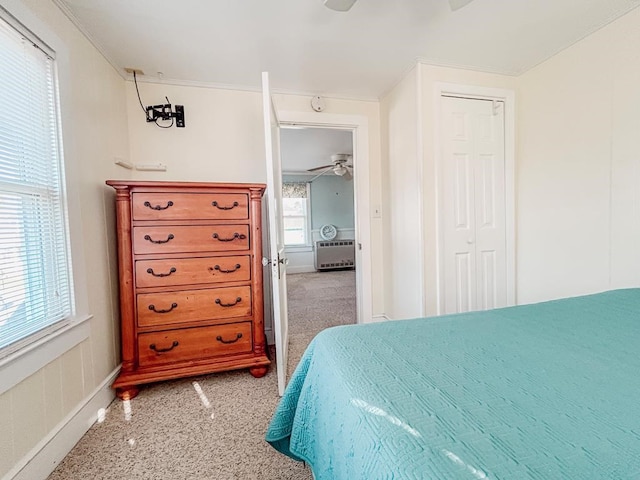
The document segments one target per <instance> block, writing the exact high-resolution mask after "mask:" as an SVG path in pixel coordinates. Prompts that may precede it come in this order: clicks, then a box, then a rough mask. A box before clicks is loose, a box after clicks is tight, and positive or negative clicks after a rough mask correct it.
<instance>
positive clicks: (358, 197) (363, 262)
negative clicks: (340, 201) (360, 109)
mask: <svg viewBox="0 0 640 480" xmlns="http://www.w3.org/2000/svg"><path fill="white" fill-rule="evenodd" d="M278 119H279V121H280V125H283V126H292V127H295V126H305V127H311V128H313V127H315V128H335V129H340V130H351V132H352V133H353V165H354V168H353V189H354V195H353V197H354V212H355V219H354V223H355V240H356V243H357V244H358V245H361V246H362V248H361V249H360V248H358V246H356V292H357V293H356V297H357V298H356V300H357V301H356V305H357V323H370V322H372V321H373V297H372V282H371V221H370V217H371V204H370V203H371V202H370V199H369V190H370V185H369V121H368V119H367V117H365V116H363V115H344V114H335V113H318V112H298V111H287V110H280V111H279V112H278Z"/></svg>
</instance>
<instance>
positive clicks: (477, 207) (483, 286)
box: [440, 97, 507, 313]
mask: <svg viewBox="0 0 640 480" xmlns="http://www.w3.org/2000/svg"><path fill="white" fill-rule="evenodd" d="M441 99H442V119H441V120H442V122H443V125H442V149H443V151H442V166H443V168H442V175H441V188H442V197H441V198H442V205H441V211H440V214H441V219H442V220H441V222H440V225H441V227H440V228H441V229H442V232H441V238H442V241H443V245H442V248H441V255H443V261H442V266H443V269H444V272H443V279H444V284H443V285H442V287H443V288H444V313H455V312H468V311H473V310H485V309H488V308H495V307H501V306H505V305H506V304H507V280H506V276H507V275H506V273H507V272H506V221H505V220H506V217H505V215H506V208H505V201H506V200H505V154H504V105H503V103H502V102H492V101H489V100H476V99H467V98H456V97H441Z"/></svg>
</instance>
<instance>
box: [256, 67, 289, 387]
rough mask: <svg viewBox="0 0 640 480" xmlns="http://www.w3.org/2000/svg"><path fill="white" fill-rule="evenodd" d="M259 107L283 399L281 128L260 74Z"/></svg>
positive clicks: (284, 284)
mask: <svg viewBox="0 0 640 480" xmlns="http://www.w3.org/2000/svg"><path fill="white" fill-rule="evenodd" d="M262 105H263V113H264V142H265V148H266V150H265V154H266V159H267V208H268V217H269V263H268V265H269V266H270V268H271V295H272V298H273V330H274V333H275V340H276V369H277V372H278V393H279V394H280V395H281V396H282V394H283V393H284V387H285V385H286V382H287V350H288V347H289V322H288V320H287V281H286V275H287V274H286V263H287V262H286V258H285V254H284V228H283V224H282V212H281V209H282V165H281V162H280V127H279V126H278V117H277V116H276V111H275V108H274V107H273V103H272V102H271V92H270V90H269V73H268V72H262Z"/></svg>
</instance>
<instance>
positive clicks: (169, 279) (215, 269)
mask: <svg viewBox="0 0 640 480" xmlns="http://www.w3.org/2000/svg"><path fill="white" fill-rule="evenodd" d="M250 279H251V257H250V256H249V255H236V256H233V257H204V258H175V259H169V260H165V259H163V260H139V261H137V262H136V287H138V288H145V287H165V286H174V285H195V284H199V283H220V282H243V281H248V280H250Z"/></svg>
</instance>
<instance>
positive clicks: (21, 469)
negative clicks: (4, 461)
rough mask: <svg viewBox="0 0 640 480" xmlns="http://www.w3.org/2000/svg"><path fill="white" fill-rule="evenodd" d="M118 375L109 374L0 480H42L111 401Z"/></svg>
mask: <svg viewBox="0 0 640 480" xmlns="http://www.w3.org/2000/svg"><path fill="white" fill-rule="evenodd" d="M119 372H120V366H118V368H116V369H115V370H113V372H111V373H110V374H109V375H108V376H107V378H105V379H104V380H103V381H102V383H101V384H100V385H98V387H97V388H96V389H95V390H94V391H93V392H91V394H90V395H89V396H88V397H86V398H85V399H84V400H83V401H82V402H80V404H79V405H78V406H77V407H76V408H74V409H73V410H72V411H71V412H70V413H69V415H67V416H66V417H65V418H64V419H63V420H62V421H61V422H60V423H59V424H58V425H56V426H55V428H54V429H53V430H51V432H49V434H48V435H47V436H46V437H44V438H43V439H42V440H41V441H40V442H39V443H38V444H37V445H36V446H35V447H33V448H32V449H31V451H30V452H29V453H27V454H26V455H25V456H24V457H23V458H22V459H21V460H20V461H19V462H18V463H17V464H16V465H15V466H14V467H13V468H12V469H11V470H10V471H9V472H8V473H7V474H6V475H5V477H3V480H9V479H14V480H39V479H42V480H45V479H46V478H47V477H48V476H49V475H50V474H51V472H53V470H55V468H56V467H57V466H58V464H59V463H60V462H61V461H62V459H63V458H64V457H65V456H66V455H67V454H68V453H69V452H70V451H71V449H72V448H73V447H74V446H75V444H76V443H78V441H79V440H80V439H81V438H82V436H83V435H84V434H85V433H86V432H87V431H88V430H89V429H90V428H91V426H92V425H93V424H94V423H95V422H96V420H97V419H98V417H97V412H98V410H100V409H101V408H107V407H108V406H109V404H110V403H111V402H112V401H113V399H114V398H115V392H114V391H113V389H112V388H111V384H112V383H113V381H114V380H115V378H116V376H117V375H118V373H119Z"/></svg>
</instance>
